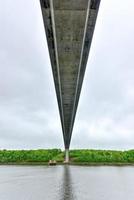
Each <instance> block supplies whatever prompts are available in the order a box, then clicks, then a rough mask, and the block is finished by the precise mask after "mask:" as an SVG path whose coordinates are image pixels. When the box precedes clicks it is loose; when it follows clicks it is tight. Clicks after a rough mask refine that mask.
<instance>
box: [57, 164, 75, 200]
mask: <svg viewBox="0 0 134 200" xmlns="http://www.w3.org/2000/svg"><path fill="white" fill-rule="evenodd" d="M62 180H63V182H62V183H61V187H60V194H59V195H60V200H77V199H76V196H75V193H74V189H73V182H72V176H71V172H70V167H69V166H64V168H63V178H62Z"/></svg>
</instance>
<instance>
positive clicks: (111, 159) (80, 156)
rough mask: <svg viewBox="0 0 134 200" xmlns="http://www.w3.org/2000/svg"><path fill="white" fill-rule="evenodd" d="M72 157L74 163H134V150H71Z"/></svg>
mask: <svg viewBox="0 0 134 200" xmlns="http://www.w3.org/2000/svg"><path fill="white" fill-rule="evenodd" d="M70 157H71V160H72V162H74V163H87V164H90V163H98V164H101V163H102V164H108V163H109V164H112V163H113V164H127V163H130V164H132V163H134V150H129V151H113V150H71V151H70Z"/></svg>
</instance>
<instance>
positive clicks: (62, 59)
mask: <svg viewBox="0 0 134 200" xmlns="http://www.w3.org/2000/svg"><path fill="white" fill-rule="evenodd" d="M40 4H41V10H42V16H43V22H44V26H45V31H46V36H47V42H48V48H49V54H50V60H51V65H52V71H53V78H54V83H55V89H56V95H57V101H58V106H59V113H60V119H61V124H62V131H63V138H64V145H65V150H66V158H65V160H66V162H68V161H69V147H70V141H71V136H72V131H73V125H74V121H75V116H76V111H77V107H78V102H79V97H80V92H81V88H82V82H83V78H84V73H85V69H86V64H87V59H88V54H89V50H90V46H91V42H92V38H93V33H94V28H95V23H96V18H97V14H98V9H99V5H100V0H40Z"/></svg>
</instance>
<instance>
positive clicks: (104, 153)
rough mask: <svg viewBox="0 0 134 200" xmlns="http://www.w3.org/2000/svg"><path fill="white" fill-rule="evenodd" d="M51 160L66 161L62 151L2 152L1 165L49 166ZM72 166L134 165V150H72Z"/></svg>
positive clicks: (0, 156) (0, 155)
mask: <svg viewBox="0 0 134 200" xmlns="http://www.w3.org/2000/svg"><path fill="white" fill-rule="evenodd" d="M49 160H56V161H57V162H58V163H63V161H64V151H61V150H60V149H38V150H0V164H31V165H32V164H34V165H35V164H37V165H42V164H47V163H48V161H49ZM70 164H83V165H125V164H134V150H129V151H113V150H89V149H81V150H79V149H78V150H70Z"/></svg>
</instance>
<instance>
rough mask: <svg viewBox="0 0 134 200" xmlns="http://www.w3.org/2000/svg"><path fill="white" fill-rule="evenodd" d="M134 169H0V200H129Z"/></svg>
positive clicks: (133, 184)
mask: <svg viewBox="0 0 134 200" xmlns="http://www.w3.org/2000/svg"><path fill="white" fill-rule="evenodd" d="M133 199H134V167H80V166H51V167H47V166H46V167H45V166H40V167H39V166H34V167H31V166H0V200H133Z"/></svg>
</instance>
